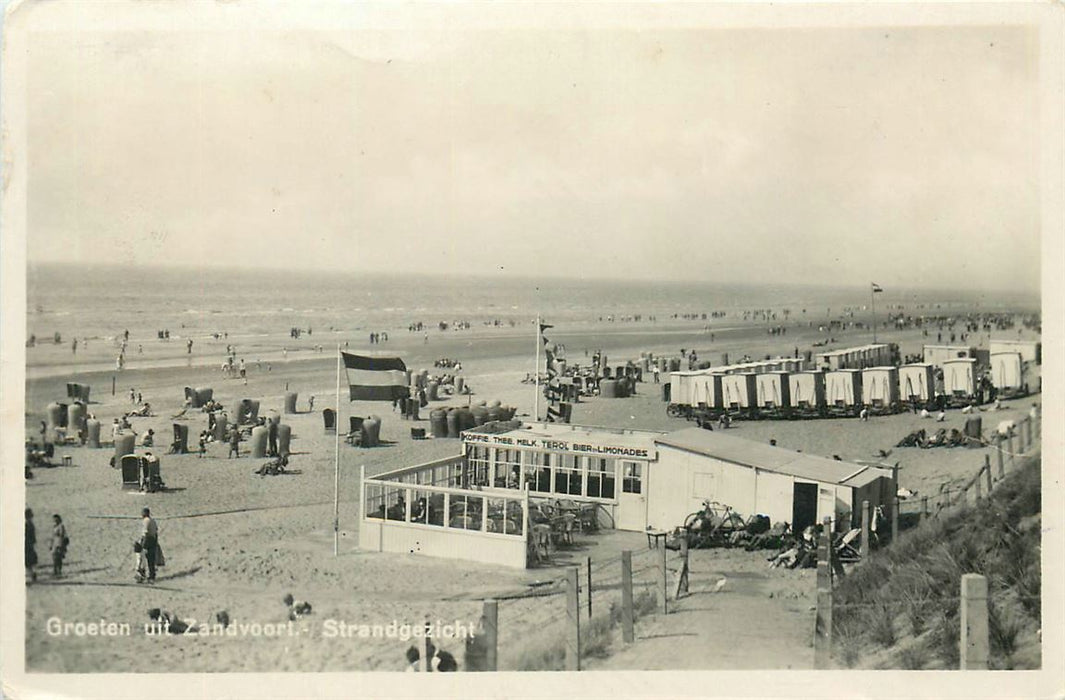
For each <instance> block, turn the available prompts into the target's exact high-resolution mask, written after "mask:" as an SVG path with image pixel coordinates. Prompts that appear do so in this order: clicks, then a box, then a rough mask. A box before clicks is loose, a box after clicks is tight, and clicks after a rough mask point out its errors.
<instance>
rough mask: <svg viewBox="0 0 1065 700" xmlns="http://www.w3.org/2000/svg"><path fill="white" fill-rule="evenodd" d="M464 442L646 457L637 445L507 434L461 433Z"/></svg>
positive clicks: (646, 453) (645, 453) (645, 451)
mask: <svg viewBox="0 0 1065 700" xmlns="http://www.w3.org/2000/svg"><path fill="white" fill-rule="evenodd" d="M462 439H463V440H464V441H465V442H479V443H486V444H491V445H509V446H511V447H533V448H539V449H545V450H561V451H564V452H582V453H586V454H599V455H615V456H619V457H644V458H646V457H648V456H649V455H648V451H647V450H646V449H642V448H639V447H618V446H616V445H587V444H582V443H578V442H574V443H568V442H566V441H564V440H543V439H539V438H520V437H519V438H514V437H510V436H508V435H481V434H479V433H463V434H462Z"/></svg>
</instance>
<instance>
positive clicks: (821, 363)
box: [663, 340, 1042, 423]
mask: <svg viewBox="0 0 1065 700" xmlns="http://www.w3.org/2000/svg"><path fill="white" fill-rule="evenodd" d="M897 358H898V347H897V346H895V345H894V344H888V343H881V344H873V345H863V346H859V347H853V348H845V349H842V350H834V351H832V352H826V353H821V354H819V355H817V358H816V364H815V363H814V362H812V361H811V360H807V359H806V358H786V357H781V358H776V359H770V360H763V361H757V362H746V363H742V364H733V365H726V366H721V367H713V368H707V369H700V370H691V371H675V372H671V373H670V375H669V378H670V381H669V388H668V389H666V390H664V391H663V394H664V396H663V398H664V399H665V400H667V401H668V402H669V405H668V411H669V413H670V415H674V416H684V417H686V418H689V419H696V420H699V422H700V423H703V422H704V421H705V420H712V419H716V418H718V417H719V416H721V415H723V414H729V415H730V416H732V417H741V418H805V417H819V416H853V415H857V414H858V413H860V411H861V410H862V409H863V408H865V409H867V410H868V411H869V412H871V413H874V414H875V413H895V412H897V411H899V410H904V409H908V408H913V409H917V408H931V407H934V406H939V407H941V408H942V407H945V406H964V405H969V404H972V403H974V402H975V403H981V402H983V401H984V400H990V398H991V396H990V387H991V386H993V387H994V391H995V393H996V395H997V396H1000V397H1002V398H1009V397H1016V396H1023V395H1026V394H1027V393H1029V390H1030V383H1031V382H1033V381H1038V378H1037V376H1036V375H1037V374H1038V370H1037V369H1036V367H1037V365H1039V364H1041V362H1042V353H1041V346H1040V343H1038V342H1036V341H1014V340H1000V341H995V340H992V341H991V347H990V350H983V351H981V350H977V349H976V348H972V347H967V346H944V345H927V346H925V348H924V357H923V361H922V362H915V363H910V364H903V365H899V364H898V362H897ZM811 365H813V367H811ZM988 381H989V382H990V385H988V383H987V382H988ZM985 389H988V391H985ZM667 392H668V395H667Z"/></svg>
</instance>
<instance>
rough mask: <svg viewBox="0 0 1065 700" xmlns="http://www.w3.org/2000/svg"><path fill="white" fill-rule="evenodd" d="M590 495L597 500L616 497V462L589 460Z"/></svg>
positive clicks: (599, 458)
mask: <svg viewBox="0 0 1065 700" xmlns="http://www.w3.org/2000/svg"><path fill="white" fill-rule="evenodd" d="M588 495H589V496H593V497H595V498H613V497H614V460H612V459H606V458H603V457H589V458H588Z"/></svg>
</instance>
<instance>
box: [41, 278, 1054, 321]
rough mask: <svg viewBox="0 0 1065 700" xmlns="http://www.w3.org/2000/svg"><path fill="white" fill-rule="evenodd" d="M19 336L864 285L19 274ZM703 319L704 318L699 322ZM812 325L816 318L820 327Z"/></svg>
mask: <svg viewBox="0 0 1065 700" xmlns="http://www.w3.org/2000/svg"><path fill="white" fill-rule="evenodd" d="M879 284H881V286H882V287H883V288H884V292H883V293H881V294H877V295H876V306H877V311H878V313H881V312H884V313H886V312H904V313H912V314H914V315H951V314H960V313H964V312H967V311H969V310H973V309H978V310H980V311H991V312H994V311H1022V312H1038V310H1039V298H1038V297H1033V296H1031V295H1026V294H1023V293H1010V292H1002V291H986V290H968V291H967V290H943V289H910V288H906V289H904V288H895V287H893V286H892V285H891V284H890V283H889V281H888V280H883V281H879ZM26 292H27V309H26V312H27V334H34V335H36V336H37V337H39V338H51V337H52V336H53V334H54V333H60V334H61V335H62V336H63V337H64V338H70V337H81V338H110V337H115V336H118V335H119V334H121V333H123V332H124V331H125V330H129V331H130V332H131V333H133V334H136V335H137V336H139V337H143V336H144V335H148V336H154V335H155V333H156V332H157V331H159V330H170V331H171V333H172V335H177V336H179V337H180V336H192V335H204V334H211V333H228V334H230V335H239V336H257V335H275V334H277V333H279V332H280V333H287V332H288V330H289V329H291V328H301V329H308V328H310V329H319V330H323V331H325V330H333V331H339V332H345V331H366V330H370V331H386V332H388V331H405V330H407V329H408V327H409V326H410V324H412V323H419V322H420V323H422V324H425V325H426V326H431V327H436V326H437V324H438V323H440V322H445V323H449V324H454V323H456V322H464V323H469V324H470V325H471V326H484V325H501V326H509V325H517V324H522V325H524V324H528V323H530V322H533V321H534V320H535V319H536V318H537V317H538V316H539V317H540V318H541V319H543V321H544V322H546V323H550V324H553V325H560V324H561V325H580V324H594V323H599V322H625V321H629V322H638V321H650V320H652V319H654V320H655V321H656V322H658V323H662V322H672V321H678V322H685V321H690V322H692V323H707V322H708V321H712V320H714V316H713V314H714V313H715V312H716V313H718V314H723V316H719V317H724V318H733V319H735V318H738V317H741V316H742V314H743V313H744V312H751V313H754V312H761V311H762V310H772V311H776V312H778V314H779V313H780V312H782V311H783V310H785V309H787V310H789V311H790V312H791V313H795V314H798V313H800V311H802V310H808V311H809V313H811V314H817V315H818V316H814V317H819V316H820V317H838V316H840V315H843V314H845V313H848V312H859V313H867V312H866V311H865V310H866V309H867V308H868V307H869V304H870V296H871V294H870V285H857V286H855V285H849V286H826V285H780V284H774V283H772V282H770V281H767V282H751V283H745V284H722V283H715V282H714V281H712V280H706V281H673V280H663V281H654V282H651V281H646V280H590V279H555V278H548V277H544V278H531V277H510V276H495V277H478V276H460V275H400V274H379V273H377V274H366V273H361V272H318V271H306V270H304V271H300V270H247V269H233V270H224V269H193V268H178V267H155V268H153V267H136V268H129V267H115V266H91V267H88V266H83V265H77V264H66V263H63V264H59V263H49V264H33V265H31V266H30V267H29V268H28V270H27V278H26ZM703 314H706V317H705V319H704V318H703ZM822 314H823V316H821V315H822Z"/></svg>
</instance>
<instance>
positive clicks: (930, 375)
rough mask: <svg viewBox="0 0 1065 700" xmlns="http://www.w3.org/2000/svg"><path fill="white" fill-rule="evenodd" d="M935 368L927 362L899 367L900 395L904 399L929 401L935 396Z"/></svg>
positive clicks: (912, 401)
mask: <svg viewBox="0 0 1065 700" xmlns="http://www.w3.org/2000/svg"><path fill="white" fill-rule="evenodd" d="M934 372H935V368H934V367H932V365H931V364H929V363H927V362H918V363H914V364H910V365H903V366H902V367H899V395H900V397H901V398H902V400H903V401H909V402H911V403H927V402H929V401H931V400H932V398H933V397H934V396H935V388H936V384H935V381H936V380H935V374H934Z"/></svg>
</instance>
